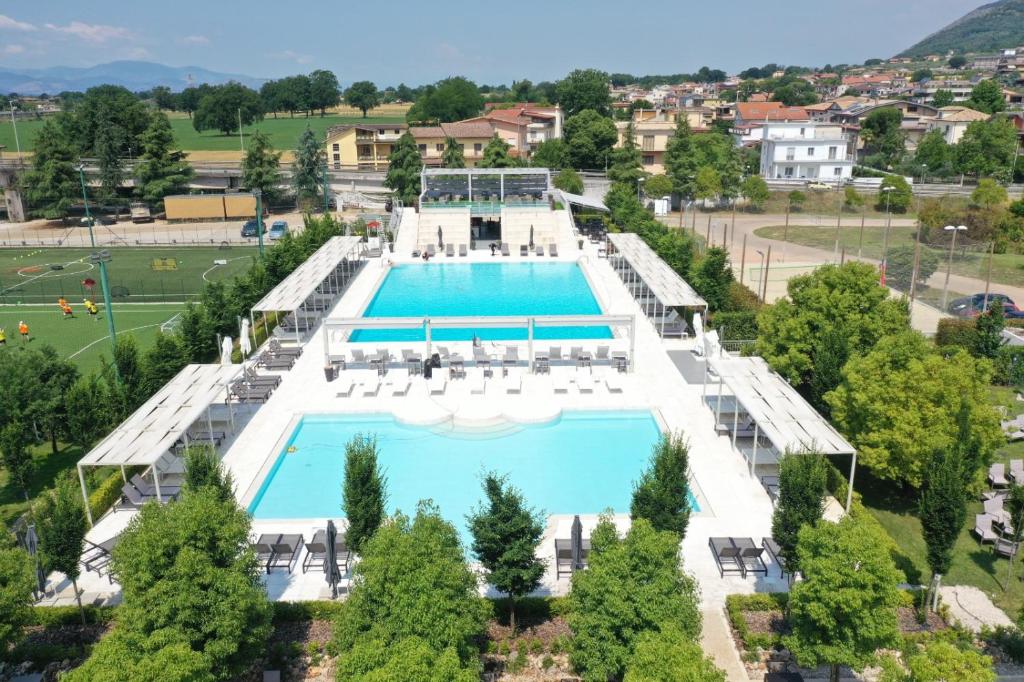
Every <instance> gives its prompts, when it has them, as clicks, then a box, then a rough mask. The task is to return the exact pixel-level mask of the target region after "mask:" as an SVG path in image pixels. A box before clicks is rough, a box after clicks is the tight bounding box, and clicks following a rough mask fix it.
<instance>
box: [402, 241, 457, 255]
mask: <svg viewBox="0 0 1024 682" xmlns="http://www.w3.org/2000/svg"><path fill="white" fill-rule="evenodd" d="M423 253H426V255H427V257H428V258H433V257H434V256H436V255H437V249H436V248H434V245H433V244H427V245H426V247H425V248H424V249H423ZM420 255H421V252H420V251H419V250H416V251H413V252H412V257H413V258H419V257H420ZM444 255H446V256H448V257H449V258H454V257H455V245H454V244H452V243H451V242H448V243H447V244H445V245H444ZM468 255H469V247H468V246H467V245H466V244H459V256H460V257H462V258H465V257H466V256H468Z"/></svg>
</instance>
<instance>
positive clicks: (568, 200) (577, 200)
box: [558, 189, 608, 213]
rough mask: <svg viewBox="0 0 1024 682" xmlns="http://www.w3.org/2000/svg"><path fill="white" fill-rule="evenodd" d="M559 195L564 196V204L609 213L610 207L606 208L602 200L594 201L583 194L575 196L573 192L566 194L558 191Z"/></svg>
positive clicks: (563, 191)
mask: <svg viewBox="0 0 1024 682" xmlns="http://www.w3.org/2000/svg"><path fill="white" fill-rule="evenodd" d="M558 193H559V194H560V195H561V196H562V202H563V203H565V204H566V205H571V206H579V207H580V208H586V209H590V210H592V211H601V212H602V213H608V207H607V206H605V205H604V202H603V201H601V200H600V199H592V198H590V197H588V196H584V195H582V194H573V193H572V192H566V191H565V190H561V189H560V190H558Z"/></svg>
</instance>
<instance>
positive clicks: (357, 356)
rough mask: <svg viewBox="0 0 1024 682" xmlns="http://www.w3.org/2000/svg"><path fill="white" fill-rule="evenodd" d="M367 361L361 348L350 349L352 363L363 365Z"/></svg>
mask: <svg viewBox="0 0 1024 682" xmlns="http://www.w3.org/2000/svg"><path fill="white" fill-rule="evenodd" d="M366 363H367V359H366V353H364V352H363V351H361V350H356V349H353V350H352V364H353V365H365V364H366Z"/></svg>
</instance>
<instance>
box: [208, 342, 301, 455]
mask: <svg viewBox="0 0 1024 682" xmlns="http://www.w3.org/2000/svg"><path fill="white" fill-rule="evenodd" d="M274 344H277V340H276V339H274V340H271V342H270V345H269V346H268V348H267V350H265V351H264V352H263V354H262V355H260V357H259V359H258V360H257V365H263V367H266V368H267V369H272V370H273V369H291V367H292V365H294V364H295V359H296V358H298V357H299V355H301V354H302V349H301V348H282V347H281V346H280V344H278V345H277V346H276V347H275V346H274ZM280 385H281V377H280V376H278V375H276V374H259V373H258V372H257V371H256V369H255V367H246V368H245V369H244V370H243V371H242V376H241V378H239V379H238V380H237V381H235V382H234V383H232V384H231V386H230V387H229V389H228V391H229V395H230V398H234V399H235V400H237V401H238V402H240V403H265V402H267V400H269V399H270V394H271V393H273V392H274V389H276V388H277V387H278V386H280ZM218 445H219V443H218Z"/></svg>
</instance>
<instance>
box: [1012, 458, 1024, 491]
mask: <svg viewBox="0 0 1024 682" xmlns="http://www.w3.org/2000/svg"><path fill="white" fill-rule="evenodd" d="M1010 478H1011V479H1013V482H1014V483H1016V484H1017V485H1021V484H1024V459H1011V460H1010Z"/></svg>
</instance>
